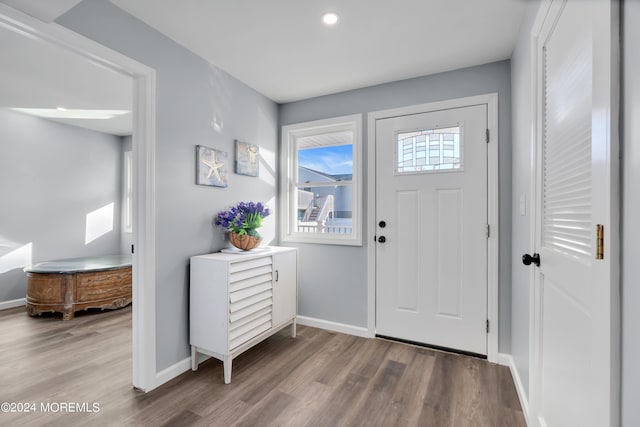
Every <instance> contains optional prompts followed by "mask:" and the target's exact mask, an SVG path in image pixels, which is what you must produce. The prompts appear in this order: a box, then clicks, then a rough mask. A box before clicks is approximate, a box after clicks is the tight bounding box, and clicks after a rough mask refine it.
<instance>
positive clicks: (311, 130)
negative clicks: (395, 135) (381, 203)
mask: <svg viewBox="0 0 640 427" xmlns="http://www.w3.org/2000/svg"><path fill="white" fill-rule="evenodd" d="M344 131H351V132H353V142H352V153H353V171H352V179H351V184H350V185H351V188H352V215H351V220H352V231H351V234H338V233H313V232H300V231H295V230H296V223H297V220H298V216H297V203H296V200H297V196H296V194H295V192H296V191H297V190H298V188H301V187H300V186H299V185H298V184H299V183H298V156H297V151H298V150H297V143H296V141H297V139H298V138H301V137H306V136H312V135H321V134H327V133H336V132H344ZM281 132H282V133H281V156H280V157H281V158H280V161H281V165H280V166H281V167H280V171H281V173H280V212H281V214H280V240H281V241H282V242H287V243H316V244H328V245H345V246H362V228H363V227H362V225H363V223H362V216H363V215H362V194H363V191H362V182H363V174H362V171H363V167H362V149H363V147H362V114H352V115H347V116H340V117H333V118H330V119H323V120H313V121H308V122H301V123H295V124H291V125H285V126H282V128H281Z"/></svg>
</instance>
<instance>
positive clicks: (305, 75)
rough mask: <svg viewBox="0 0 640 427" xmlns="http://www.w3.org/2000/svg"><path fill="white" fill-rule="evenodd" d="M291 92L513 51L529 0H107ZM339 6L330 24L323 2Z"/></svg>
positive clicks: (343, 86) (258, 84)
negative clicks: (324, 17) (325, 22)
mask: <svg viewBox="0 0 640 427" xmlns="http://www.w3.org/2000/svg"><path fill="white" fill-rule="evenodd" d="M111 1H112V2H113V3H114V4H116V5H117V6H119V7H120V8H122V9H124V10H125V11H127V12H129V13H130V14H132V15H134V16H136V17H138V18H139V19H141V20H142V21H144V22H145V23H147V24H149V25H150V26H152V27H154V28H156V29H157V30H158V31H160V32H162V33H164V34H165V35H167V36H169V37H170V38H172V39H173V40H175V41H176V42H178V43H179V44H181V45H183V46H184V47H186V48H188V49H190V50H191V51H193V52H195V53H196V54H198V55H200V56H201V57H203V58H205V59H207V60H208V61H209V62H211V63H212V64H215V65H216V66H218V67H220V68H222V69H224V70H225V71H227V72H228V73H230V74H231V75H233V76H234V77H236V78H238V79H239V80H241V81H243V82H245V83H246V84H248V85H249V86H251V87H253V88H254V89H256V90H257V91H258V92H261V93H263V94H264V95H266V96H267V97H269V98H271V99H273V100H274V101H276V102H289V101H294V100H299V99H305V98H309V97H314V96H319V95H325V94H330V93H335V92H341V91H345V90H350V89H355V88H360V87H365V86H371V85H375V84H380V83H386V82H390V81H396V80H402V79H407V78H411V77H417V76H422V75H427V74H433V73H438V72H442V71H449V70H454V69H459V68H463V67H469V66H473V65H479V64H485V63H488V62H493V61H498V60H502V59H506V58H509V57H510V56H511V52H512V50H513V47H514V45H515V40H516V36H517V32H518V29H519V27H520V22H521V20H522V16H523V13H524V8H525V0H394V1H391V0H349V1H338V0H313V1H311V0H306V1H305V0H278V1H265V0H111ZM327 11H334V12H337V13H338V15H339V16H340V22H339V23H338V25H336V26H335V27H327V26H325V25H323V24H322V23H321V16H322V14H323V13H324V12H327Z"/></svg>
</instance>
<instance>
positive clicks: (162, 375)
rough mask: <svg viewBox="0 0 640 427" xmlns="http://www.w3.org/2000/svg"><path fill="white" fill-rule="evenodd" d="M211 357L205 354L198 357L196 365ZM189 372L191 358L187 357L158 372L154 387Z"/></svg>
mask: <svg viewBox="0 0 640 427" xmlns="http://www.w3.org/2000/svg"><path fill="white" fill-rule="evenodd" d="M210 358H211V356H209V355H207V354H202V353H200V355H199V356H198V362H199V363H198V364H200V363H202V362H204V361H206V360H209V359H210ZM190 370H191V357H187V358H186V359H182V360H181V361H179V362H177V363H174V364H173V365H171V366H169V367H168V368H166V369H163V370H162V371H160V372H158V373H157V374H156V384H155V387H154V388H156V387H160V386H161V385H162V384H164V383H167V382H169V381H171V380H172V379H174V378H175V377H177V376H179V375H182V374H184V373H185V372H187V371H190Z"/></svg>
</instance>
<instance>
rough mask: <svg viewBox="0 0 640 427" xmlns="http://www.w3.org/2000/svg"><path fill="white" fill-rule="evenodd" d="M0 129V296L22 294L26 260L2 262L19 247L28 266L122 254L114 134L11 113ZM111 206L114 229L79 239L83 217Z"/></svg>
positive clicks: (0, 117)
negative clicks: (28, 256)
mask: <svg viewBox="0 0 640 427" xmlns="http://www.w3.org/2000/svg"><path fill="white" fill-rule="evenodd" d="M0 129H2V132H1V133H0V147H1V148H0V194H1V195H2V205H1V206H2V207H1V208H0V301H9V300H14V299H18V298H24V297H25V294H26V291H27V281H26V276H25V274H24V272H23V271H22V267H24V265H20V264H15V263H10V264H11V265H7V262H9V261H10V260H9V258H12V257H11V255H8V254H10V253H11V252H13V251H15V250H17V249H18V248H20V247H22V246H24V245H27V244H29V243H31V259H32V262H34V263H37V262H42V261H49V260H53V259H61V258H74V257H80V256H95V255H108V254H116V253H120V188H121V180H120V177H121V167H120V165H121V163H120V158H121V156H122V150H121V147H122V144H121V139H120V137H117V136H112V135H107V134H103V133H98V132H93V131H89V130H85V129H80V128H77V127H73V126H68V125H64V124H60V123H54V122H52V121H49V120H44V119H40V118H36V117H31V116H27V115H25V114H20V113H15V112H12V111H9V110H0ZM109 203H114V209H113V214H114V215H113V219H114V221H113V230H112V231H110V232H108V233H106V234H104V235H103V236H102V237H99V238H97V239H96V240H94V241H92V242H89V243H87V244H85V231H86V218H87V217H86V216H87V214H88V213H90V212H93V211H95V210H96V209H98V208H101V207H103V206H105V205H107V204H109ZM25 253H27V252H25ZM23 259H24V258H23ZM3 265H4V267H3ZM7 268H11V269H10V270H8V271H5V270H7Z"/></svg>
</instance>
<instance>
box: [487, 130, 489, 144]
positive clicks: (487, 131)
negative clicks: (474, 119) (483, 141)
mask: <svg viewBox="0 0 640 427" xmlns="http://www.w3.org/2000/svg"><path fill="white" fill-rule="evenodd" d="M488 143H489V129H487V144H488Z"/></svg>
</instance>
